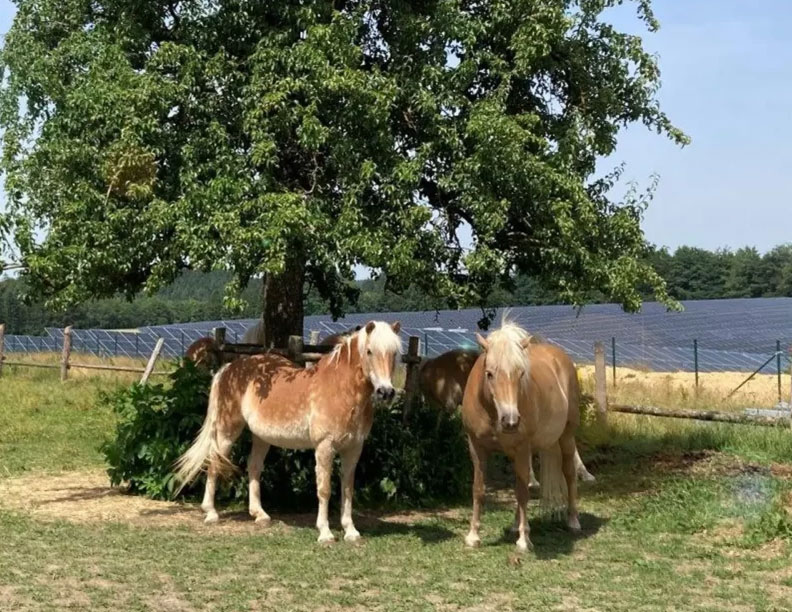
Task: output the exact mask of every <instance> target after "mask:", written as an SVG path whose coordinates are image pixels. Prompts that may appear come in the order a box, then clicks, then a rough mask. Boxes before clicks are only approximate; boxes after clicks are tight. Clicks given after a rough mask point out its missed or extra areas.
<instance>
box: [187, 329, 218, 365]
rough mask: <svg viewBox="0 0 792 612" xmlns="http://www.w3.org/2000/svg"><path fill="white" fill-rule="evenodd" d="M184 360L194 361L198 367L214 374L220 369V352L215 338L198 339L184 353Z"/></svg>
mask: <svg viewBox="0 0 792 612" xmlns="http://www.w3.org/2000/svg"><path fill="white" fill-rule="evenodd" d="M184 359H185V360H188V361H192V362H193V363H194V364H195V366H196V367H198V368H202V369H205V370H207V371H209V372H214V371H216V370H217V369H218V368H219V367H220V351H218V350H217V345H216V344H215V340H214V338H210V337H208V336H207V337H204V338H198V340H196V341H195V342H193V343H192V344H191V345H190V346H188V347H187V350H186V351H185V352H184Z"/></svg>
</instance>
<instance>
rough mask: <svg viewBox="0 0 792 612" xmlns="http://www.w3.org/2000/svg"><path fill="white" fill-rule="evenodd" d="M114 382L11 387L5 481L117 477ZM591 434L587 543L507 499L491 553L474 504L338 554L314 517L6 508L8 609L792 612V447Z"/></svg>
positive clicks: (756, 434)
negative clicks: (471, 520)
mask: <svg viewBox="0 0 792 612" xmlns="http://www.w3.org/2000/svg"><path fill="white" fill-rule="evenodd" d="M107 384H108V383H107V382H90V381H80V382H79V384H74V385H72V384H70V383H69V384H66V385H63V386H61V384H60V383H59V382H55V381H51V382H47V381H42V380H40V379H36V378H35V377H31V378H20V377H16V376H15V377H13V378H12V377H4V378H3V379H2V381H1V382H0V465H2V466H4V467H3V471H2V474H8V473H11V474H16V475H18V474H21V473H23V472H33V473H34V474H35V473H39V472H44V471H53V470H59V469H76V468H83V467H95V466H97V465H99V464H100V458H99V455H98V453H97V451H96V446H98V444H99V443H100V442H101V440H102V438H103V436H104V435H105V432H107V431H108V430H109V425H110V422H111V419H110V416H109V415H108V414H107V413H106V412H104V411H103V409H102V408H101V407H96V406H94V405H93V404H92V402H93V399H94V397H95V393H96V391H97V390H98V389H99V388H102V385H107ZM584 433H585V435H584V436H583V439H584V441H585V442H586V443H587V444H586V445H585V446H584V449H585V450H584V453H583V457H584V460H586V461H587V463H588V464H589V467H590V469H591V470H592V472H594V473H595V474H596V476H597V483H595V484H593V485H583V486H582V487H581V489H582V490H581V511H582V517H581V523H582V526H583V534H582V535H581V536H579V537H573V536H572V535H570V534H569V533H567V532H566V531H565V530H564V529H563V528H562V527H561V525H560V523H558V522H556V521H553V520H551V519H550V518H547V517H542V516H540V513H539V511H538V509H537V508H536V507H535V506H534V507H532V509H531V527H532V540H533V543H534V546H535V549H534V551H533V552H532V553H528V554H525V555H522V556H518V555H516V553H515V550H514V545H513V543H512V541H511V540H510V539H509V538H506V537H504V530H503V528H504V527H506V526H507V525H508V524H509V523H510V521H511V517H512V505H511V502H510V501H509V500H510V498H509V497H508V496H504V495H497V496H492V497H491V498H490V499H489V502H488V505H487V509H486V512H485V514H484V517H483V521H484V522H483V527H482V537H483V540H484V542H483V546H482V547H481V548H480V549H478V550H467V549H465V547H464V545H463V542H462V539H463V536H464V534H465V532H466V530H467V519H468V517H469V502H468V501H467V500H466V501H465V502H464V503H461V504H460V505H459V507H458V509H457V511H456V512H451V513H450V514H449V513H444V514H443V515H442V516H441V515H437V516H433V515H432V513H431V512H428V513H425V514H420V515H417V517H416V518H414V519H413V520H411V521H405V520H403V519H399V522H394V520H393V513H392V512H385V513H371V512H363V513H361V516H360V517H359V518H358V520H357V522H358V528H359V529H360V531H361V532H362V534H363V536H364V543H363V544H362V545H360V546H351V545H348V544H344V543H338V544H335V545H334V546H332V547H329V548H323V547H320V546H318V545H317V544H316V543H315V538H316V533H315V529H314V528H313V526H312V521H313V513H314V512H315V507H314V506H313V505H312V506H311V507H308V508H306V509H305V512H306V514H305V515H301V516H299V517H296V518H295V517H287V518H286V524H285V526H284V525H281V524H278V523H276V524H275V525H273V527H271V528H269V529H256V528H254V527H253V526H252V525H249V528H241V529H234V530H230V531H229V530H223V529H222V526H220V527H219V528H217V529H212V528H205V527H203V526H201V525H200V517H199V516H198V514H197V513H196V516H195V526H194V527H190V526H185V525H179V526H174V527H170V528H162V527H147V526H145V524H143V525H132V524H122V523H115V522H111V521H101V520H99V521H96V522H89V523H72V522H66V521H62V520H58V521H54V520H45V519H44V518H41V517H40V516H41V515H36V516H33V515H26V514H25V513H24V512H22V511H21V510H18V509H17V510H11V509H8V508H10V507H13V506H6V508H5V509H0V533H2V534H3V540H2V545H0V593H2V594H3V598H2V600H0V609H31V610H38V609H42V610H43V609H67V608H69V607H71V608H74V609H92V610H108V609H112V610H116V611H118V610H193V609H201V610H203V609H212V610H251V609H261V610H268V609H278V610H316V609H326V610H340V609H358V610H371V609H375V610H376V609H381V610H433V609H445V610H462V609H479V610H533V609H548V610H552V609H558V610H576V609H588V610H630V611H635V610H669V609H679V610H741V609H744V610H788V609H792V572H790V563H789V559H790V552H792V551H790V539H791V538H792V521H790V517H789V514H788V512H787V510H786V504H787V501H788V500H789V494H790V484H789V482H788V481H786V480H784V479H782V478H781V477H780V476H777V475H775V474H777V473H780V472H779V471H778V469H776V468H777V467H778V464H782V465H783V466H788V465H789V464H792V440H791V439H792V434H790V432H789V431H786V430H783V431H781V430H773V429H769V428H752V427H747V426H730V425H711V424H696V423H687V422H680V421H673V420H663V419H657V418H655V419H652V418H650V417H643V418H642V417H632V416H628V415H614V416H613V417H612V419H611V426H610V427H609V429H608V430H607V431H603V430H597V429H596V428H587V430H586V431H585V432H584ZM771 468H773V469H771ZM3 477H4V476H1V475H0V479H2V478H3ZM336 486H337V482H336ZM499 500H502V501H499ZM265 504H266V502H265ZM3 505H4V504H3V502H2V500H0V508H2V507H3ZM333 510H334V512H333V515H332V517H331V521H332V526H333V528H334V530H335V531H336V533H337V534H338V533H339V530H338V516H337V511H338V509H337V508H333ZM452 510H454V509H453V508H452ZM273 518H274V519H276V521H277V520H278V519H279V516H278V515H277V514H276V513H274V512H273Z"/></svg>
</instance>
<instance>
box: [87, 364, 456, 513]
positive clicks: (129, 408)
mask: <svg viewBox="0 0 792 612" xmlns="http://www.w3.org/2000/svg"><path fill="white" fill-rule="evenodd" d="M209 384H210V378H209V376H208V375H207V374H205V373H203V372H202V371H200V370H198V369H196V368H195V367H194V366H193V365H192V364H191V363H186V364H184V365H183V366H182V367H180V368H179V369H178V370H177V371H176V372H174V374H173V375H172V376H171V380H170V382H169V383H167V384H155V385H148V386H141V385H138V384H134V385H132V386H131V387H129V388H125V389H121V390H119V391H116V392H114V393H111V394H107V395H105V396H103V401H105V402H108V403H109V404H110V405H111V406H112V409H113V411H114V412H115V414H116V415H117V417H118V421H117V425H116V430H115V436H114V437H113V438H112V439H110V440H108V441H106V442H105V444H104V445H103V446H102V451H103V453H104V455H105V459H106V461H107V463H108V466H109V468H108V474H109V475H110V480H111V482H112V483H113V484H114V485H118V484H122V483H125V484H126V485H127V486H128V488H129V490H130V491H132V492H135V493H140V494H143V495H147V496H149V497H153V498H158V499H165V498H170V497H172V495H173V491H174V490H175V488H176V482H175V481H174V478H173V474H172V472H171V469H172V466H173V463H174V461H176V459H177V458H178V457H179V456H180V455H181V454H182V453H183V452H184V451H185V450H186V449H187V448H188V447H189V445H190V444H191V443H192V441H193V439H194V437H195V436H196V435H197V433H198V430H199V429H200V427H201V424H202V423H203V419H204V416H205V414H206V406H207V399H208V389H209ZM402 407H403V405H402V403H401V402H396V403H395V404H394V405H393V406H391V407H390V408H384V409H380V410H379V411H378V412H377V414H376V416H375V419H374V426H373V428H372V431H371V435H370V436H369V438H368V440H367V441H366V444H365V446H364V449H363V455H362V456H361V459H360V462H359V463H358V468H357V472H356V475H355V491H356V498H357V499H358V500H359V501H361V502H362V503H367V504H369V505H375V504H383V503H393V504H398V505H409V506H420V505H427V504H431V503H434V502H437V501H440V500H442V501H448V500H451V499H458V498H461V497H464V496H466V495H467V494H468V492H469V491H468V489H469V483H470V471H471V467H470V458H469V456H468V451H467V444H466V442H465V438H464V432H463V429H462V424H461V422H460V420H459V418H458V417H448V416H445V415H443V416H442V417H441V418H440V419H439V421H438V413H437V412H436V411H434V410H433V409H431V408H429V407H426V406H423V405H419V406H418V407H416V408H415V409H414V410H413V411H412V412H411V413H410V418H409V423H408V425H407V426H403V425H402ZM249 449H250V436H249V434H248V433H246V434H245V435H243V437H242V438H241V439H240V440H239V441H238V442H237V443H236V444H235V445H234V451H233V457H232V458H233V461H234V464H235V465H237V466H239V468H240V470H239V473H238V474H237V475H236V476H235V477H234V478H233V479H232V480H231V481H230V482H228V483H226V484H225V485H224V486H223V487H222V489H221V490H220V491H218V497H222V498H226V499H229V498H238V499H243V498H244V497H245V496H246V495H247V477H246V471H245V462H246V459H247V455H248V452H249ZM337 473H338V472H336V474H337ZM261 482H262V497H263V498H264V499H265V500H266V501H265V504H268V505H269V506H273V505H274V506H281V507H284V506H294V505H297V504H304V503H306V502H309V501H310V502H313V501H315V500H316V482H315V476H314V456H313V452H311V451H290V450H282V449H275V448H273V449H272V450H271V451H270V453H269V454H268V455H267V460H266V462H265V464H264V472H263V474H262V477H261ZM339 487H340V485H339V484H338V480H337V476H336V480H335V481H334V486H333V494H334V495H337V494H338V492H339ZM202 492H203V481H202V479H199V480H198V481H197V482H196V483H194V484H193V485H191V486H190V487H187V488H185V489H184V490H183V491H182V493H181V495H182V496H183V497H186V498H192V499H197V498H198V496H199V494H200V493H202Z"/></svg>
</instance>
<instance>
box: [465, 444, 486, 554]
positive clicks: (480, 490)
mask: <svg viewBox="0 0 792 612" xmlns="http://www.w3.org/2000/svg"><path fill="white" fill-rule="evenodd" d="M468 446H469V447H470V458H471V460H472V461H473V514H472V515H471V517H470V531H469V532H468V534H467V537H466V538H465V544H467V545H468V546H470V547H476V546H479V545H480V544H481V538H480V537H479V529H480V528H481V507H482V505H483V504H484V472H485V470H486V468H487V452H486V451H485V450H484V449H483V448H481V447H480V446H478V445H477V444H476V443H475V442H474V441H473V440H472V439H471V438H470V437H468Z"/></svg>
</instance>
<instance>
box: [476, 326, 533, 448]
mask: <svg viewBox="0 0 792 612" xmlns="http://www.w3.org/2000/svg"><path fill="white" fill-rule="evenodd" d="M476 340H477V341H478V343H479V346H481V348H482V349H483V350H484V387H485V388H486V389H487V391H488V392H489V396H490V397H491V398H492V403H493V404H494V405H495V410H496V412H497V423H496V424H495V426H496V428H497V430H498V431H501V432H503V433H512V432H515V431H517V428H518V426H519V425H520V410H519V401H520V390H521V388H522V386H523V385H524V384H525V382H526V380H527V373H528V367H527V359H526V358H525V355H524V350H525V349H524V347H523V345H522V344H518V343H515V342H513V341H511V342H509V343H508V344H506V346H503V344H504V343H503V342H493V343H490V342H488V341H487V340H485V339H484V338H483V337H482V336H481V335H479V334H476Z"/></svg>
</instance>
